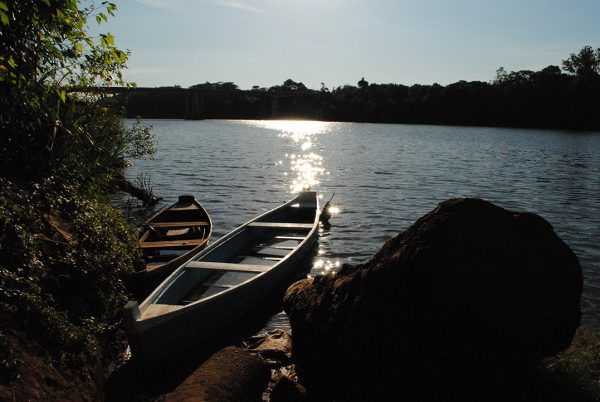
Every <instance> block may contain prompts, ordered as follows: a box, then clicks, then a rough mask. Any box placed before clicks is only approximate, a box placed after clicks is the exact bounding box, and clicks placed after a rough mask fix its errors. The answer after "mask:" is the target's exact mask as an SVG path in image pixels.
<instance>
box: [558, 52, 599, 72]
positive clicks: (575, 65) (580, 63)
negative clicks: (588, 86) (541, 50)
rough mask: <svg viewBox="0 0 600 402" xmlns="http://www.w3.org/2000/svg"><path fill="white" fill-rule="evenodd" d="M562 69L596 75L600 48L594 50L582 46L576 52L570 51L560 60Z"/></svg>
mask: <svg viewBox="0 0 600 402" xmlns="http://www.w3.org/2000/svg"><path fill="white" fill-rule="evenodd" d="M562 65H563V70H565V71H567V72H569V73H571V74H576V75H580V76H583V75H598V73H600V48H598V49H596V50H594V49H592V47H591V46H584V47H583V48H582V49H581V50H580V51H579V53H578V54H575V53H571V55H570V56H569V58H568V59H566V60H563V62H562Z"/></svg>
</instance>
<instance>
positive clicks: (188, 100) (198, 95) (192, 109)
mask: <svg viewBox="0 0 600 402" xmlns="http://www.w3.org/2000/svg"><path fill="white" fill-rule="evenodd" d="M71 91H72V92H77V91H80V90H78V89H72V90H71ZM84 91H85V92H100V93H107V94H114V95H119V94H123V95H127V94H143V93H152V94H158V95H160V94H165V95H166V94H181V96H183V97H184V99H185V116H186V119H190V120H198V119H203V118H204V116H205V104H206V98H207V97H209V96H234V95H246V96H254V97H256V98H258V99H260V100H262V101H263V103H265V105H266V108H270V115H271V117H277V116H278V109H279V108H278V105H279V100H280V99H282V98H295V97H306V96H314V95H316V94H317V93H318V92H317V91H312V90H292V91H270V90H256V89H252V90H241V89H235V90H234V89H196V88H178V87H159V88H152V87H130V88H128V87H92V88H86V89H85V90H84ZM267 110H268V109H267Z"/></svg>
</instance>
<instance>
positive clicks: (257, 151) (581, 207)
mask: <svg viewBox="0 0 600 402" xmlns="http://www.w3.org/2000/svg"><path fill="white" fill-rule="evenodd" d="M147 123H148V125H151V126H153V132H154V134H155V135H156V137H157V140H158V149H159V151H158V154H157V155H156V158H155V160H143V161H136V162H135V165H134V166H133V167H132V168H130V169H129V171H128V175H129V176H130V177H135V176H137V175H138V174H140V173H149V176H150V180H151V183H152V185H153V186H154V191H155V192H156V193H157V194H158V195H160V196H162V197H164V202H163V204H162V205H165V204H167V203H171V202H173V201H174V200H175V199H176V198H177V196H178V195H179V194H184V193H188V194H194V195H195V196H196V197H198V199H199V200H201V202H202V203H203V204H204V205H205V207H206V209H207V210H208V212H209V213H210V214H211V217H212V219H213V223H214V226H215V229H214V235H215V239H216V238H218V237H220V236H222V235H223V234H225V233H226V232H228V231H230V230H232V229H233V228H235V227H236V226H238V225H240V224H242V223H243V222H245V221H247V220H249V219H251V218H252V217H254V216H256V215H257V214H259V213H261V212H263V211H266V210H267V209H270V208H273V207H274V206H276V205H278V204H280V203H281V202H283V201H285V200H288V199H289V198H290V197H291V193H293V192H295V191H298V190H300V189H301V188H302V187H305V186H310V187H312V188H313V189H316V190H319V192H320V193H321V195H322V196H323V198H322V200H323V199H324V198H326V199H329V197H330V196H331V194H333V193H334V192H335V197H334V203H335V204H336V205H337V206H338V207H339V208H340V209H341V211H342V212H341V213H340V214H339V215H337V216H335V217H334V218H333V219H332V221H331V223H332V227H331V228H330V229H329V230H322V231H321V238H320V241H319V250H318V254H319V255H317V256H316V257H315V258H314V260H313V263H312V264H313V269H312V271H311V275H317V274H328V273H331V272H335V271H336V270H337V269H338V268H339V266H341V264H344V263H351V264H357V263H361V262H365V261H366V260H368V259H369V258H370V257H371V256H372V255H373V254H374V253H375V252H377V251H378V250H379V248H380V247H381V246H382V244H383V243H384V242H385V241H386V240H387V239H389V238H390V237H392V236H394V235H396V234H397V233H398V232H399V231H401V230H403V229H405V228H407V227H408V226H409V225H410V224H412V223H413V222H414V221H415V220H416V219H417V218H418V217H419V216H421V215H423V214H425V213H427V212H429V211H430V210H431V209H433V208H435V206H436V205H437V204H438V203H439V202H441V201H443V200H445V199H448V198H453V197H474V196H475V197H481V198H485V199H487V200H489V201H492V202H494V203H496V204H498V205H500V206H502V207H505V208H508V209H512V210H527V211H531V212H535V213H538V214H540V215H541V216H543V217H544V218H546V219H547V220H548V221H549V222H550V223H551V224H552V225H553V227H554V228H555V230H556V232H557V233H558V235H559V236H560V237H561V238H562V239H563V240H564V241H565V242H566V243H567V244H568V245H569V246H570V247H572V248H573V250H574V251H575V252H576V253H577V255H578V256H579V259H580V261H581V265H582V267H583V270H584V277H585V283H584V296H583V300H582V307H583V311H584V321H585V322H586V323H588V324H593V325H600V313H599V312H598V311H600V310H599V308H600V242H598V239H600V202H599V201H598V200H600V135H598V134H591V133H570V132H560V131H547V130H515V129H496V128H466V127H443V126H409V125H381V124H354V123H324V122H297V121H296V122H290V121H211V120H207V121H160V120H154V121H147ZM326 199H325V200H326ZM325 200H323V202H324V201H325ZM272 321H273V322H276V323H280V322H282V321H285V320H284V319H283V318H282V317H281V316H279V315H278V316H274V317H273V320H272Z"/></svg>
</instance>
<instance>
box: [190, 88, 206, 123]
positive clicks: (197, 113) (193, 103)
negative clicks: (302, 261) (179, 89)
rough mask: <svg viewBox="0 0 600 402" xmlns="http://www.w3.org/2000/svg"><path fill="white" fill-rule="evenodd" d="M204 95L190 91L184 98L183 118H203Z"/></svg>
mask: <svg viewBox="0 0 600 402" xmlns="http://www.w3.org/2000/svg"><path fill="white" fill-rule="evenodd" d="M204 103H205V102H204V95H202V94H200V93H198V92H192V93H191V95H188V96H186V98H185V115H186V116H185V118H186V119H188V120H202V119H204Z"/></svg>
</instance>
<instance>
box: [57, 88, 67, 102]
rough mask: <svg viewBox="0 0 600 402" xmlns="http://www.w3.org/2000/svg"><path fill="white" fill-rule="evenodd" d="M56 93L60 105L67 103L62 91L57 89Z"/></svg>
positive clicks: (65, 95)
mask: <svg viewBox="0 0 600 402" xmlns="http://www.w3.org/2000/svg"><path fill="white" fill-rule="evenodd" d="M56 93H57V95H58V97H59V98H60V100H61V101H62V103H66V102H67V93H66V92H65V91H63V90H62V89H57V90H56Z"/></svg>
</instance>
